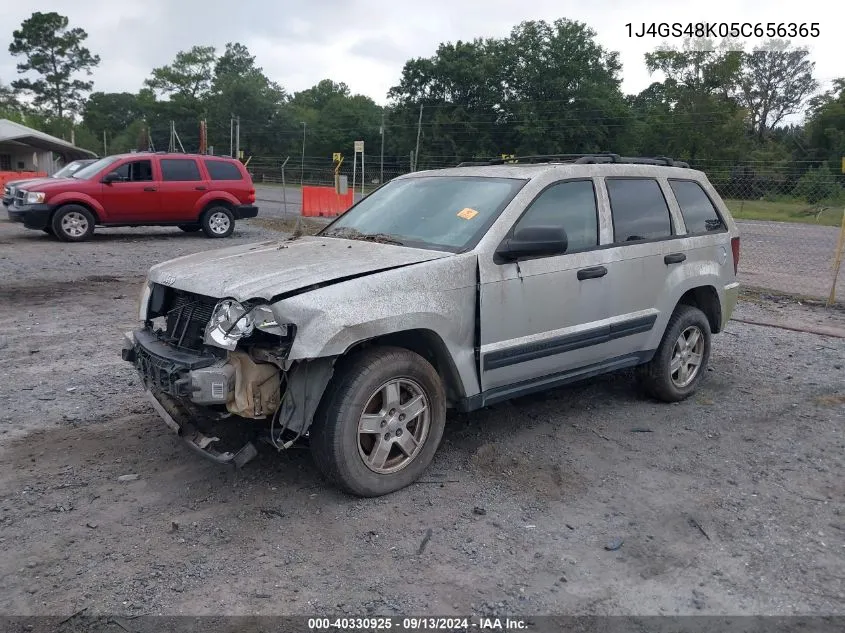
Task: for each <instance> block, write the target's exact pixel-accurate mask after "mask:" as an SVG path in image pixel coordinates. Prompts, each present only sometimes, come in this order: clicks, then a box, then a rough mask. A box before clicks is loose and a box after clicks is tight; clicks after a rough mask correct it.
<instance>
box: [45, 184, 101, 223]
mask: <svg viewBox="0 0 845 633" xmlns="http://www.w3.org/2000/svg"><path fill="white" fill-rule="evenodd" d="M48 202H49V204H51V205H52V206H53V207H54V208H56V209H58V208H59V207H61V206H63V205H65V204H81V205H83V206H85V207H88V208H89V209H91V210H92V211H93V212H94V215H95V216H97V220H98V221H99V222H103V221H107V220H108V219H109V216H108V213H106V211H105V209H104V208H103V205H101V204H100V203H99V202H97V201H96V200H95V199H94V198H92V197H91V196H89V195H88V194H87V193H80V192H78V191H68V192H62V193H57V194H56V195H55V196H50V199H49V201H48Z"/></svg>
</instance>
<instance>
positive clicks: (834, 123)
mask: <svg viewBox="0 0 845 633" xmlns="http://www.w3.org/2000/svg"><path fill="white" fill-rule="evenodd" d="M807 141H808V142H809V143H810V145H811V147H812V148H813V149H812V151H813V153H814V155H815V157H816V158H818V159H819V160H825V161H827V162H828V163H829V164H831V165H834V166H836V167H838V166H839V165H840V164H841V160H842V157H845V77H840V78H839V79H835V80H834V81H833V88H832V89H831V90H829V91H827V92H826V93H824V94H823V95H820V96H818V97H816V98H814V99H813V100H812V101H811V102H810V113H809V115H808V118H807Z"/></svg>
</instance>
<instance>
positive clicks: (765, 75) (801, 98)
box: [737, 40, 818, 142]
mask: <svg viewBox="0 0 845 633" xmlns="http://www.w3.org/2000/svg"><path fill="white" fill-rule="evenodd" d="M814 68H815V63H814V62H812V61H810V59H809V51H808V50H806V49H794V50H790V43H789V42H788V41H784V40H770V41H769V42H767V43H766V44H765V46H763V47H759V48H755V49H754V51H753V52H752V53H749V54H745V55H743V56H742V70H741V72H740V76H739V81H738V90H737V99H738V100H739V102H740V103H741V104H742V105H743V107H745V109H746V110H748V113H749V127H750V131H751V133H752V134H753V135H754V136H756V138H757V140H758V142H762V141H763V138H764V137H765V136H766V134H767V133H768V132H770V131H771V130H772V129H774V128H775V127H776V126H777V125H778V124H779V123H780V122H781V121H783V119H784V117H786V116H788V115H790V114H795V113H796V112H798V111H799V110H800V109H801V106H802V105H803V104H804V102H805V101H806V99H807V98H808V97H809V96H810V95H811V94H812V93H813V92H814V91H815V90H816V89H817V88H818V82H817V81H816V80H815V79H814V78H813V69H814Z"/></svg>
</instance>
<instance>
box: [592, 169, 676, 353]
mask: <svg viewBox="0 0 845 633" xmlns="http://www.w3.org/2000/svg"><path fill="white" fill-rule="evenodd" d="M604 185H605V187H606V191H607V197H608V202H609V204H610V212H611V219H612V231H613V238H612V239H613V246H612V247H611V248H610V249H609V250H608V255H609V257H610V262H609V264H608V274H607V277H608V282H609V288H608V291H609V293H610V312H611V314H612V322H613V323H614V324H615V329H616V331H617V334H618V335H617V337H616V338H615V340H614V341H613V344H612V345H611V349H609V350H608V352H609V353H611V354H613V355H619V356H621V355H630V354H647V353H648V352H650V351H653V350H649V349H648V347H650V341H651V337H652V333H653V331H654V328H655V326H657V324H658V323H663V322H665V319H667V318H668V317H669V315H666V314H663V313H662V312H661V309H663V310H665V309H669V310H671V309H672V307H674V306H672V307H669V308H667V307H666V306H663V305H661V303H665V301H664V300H663V296H664V294H665V290H666V288H667V279H668V276H669V274H670V272H671V269H672V267H673V266H676V265H680V264H682V263H683V261H684V254H683V253H682V252H681V250H680V239H679V238H680V236H678V235H677V231H676V229H675V224H674V221H673V218H672V214H671V212H670V210H669V205H668V203H667V200H666V195H665V192H664V191H663V188H662V187H661V185H660V182H659V181H658V180H657V179H655V178H642V177H613V178H611V177H608V178H605V179H604ZM661 318H662V319H663V320H661Z"/></svg>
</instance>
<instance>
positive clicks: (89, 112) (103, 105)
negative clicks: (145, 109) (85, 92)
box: [82, 92, 141, 137]
mask: <svg viewBox="0 0 845 633" xmlns="http://www.w3.org/2000/svg"><path fill="white" fill-rule="evenodd" d="M140 116H141V107H140V105H139V103H138V97H137V96H136V95H134V94H132V93H130V92H93V93H91V96H90V97H88V101H86V102H85V106H84V108H83V109H82V124H83V125H84V126H85V127H87V128H88V129H89V130H91V131H92V132H94V133H96V134H98V135H100V136H102V133H103V132H106V134H107V135H108V136H109V137H113V136H116V135H118V134H120V133H122V132H123V131H124V130H125V129H126V128H128V127H129V126H130V125H131V124H132V122H133V121H135V120H137V119H138V118H139V117H140Z"/></svg>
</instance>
